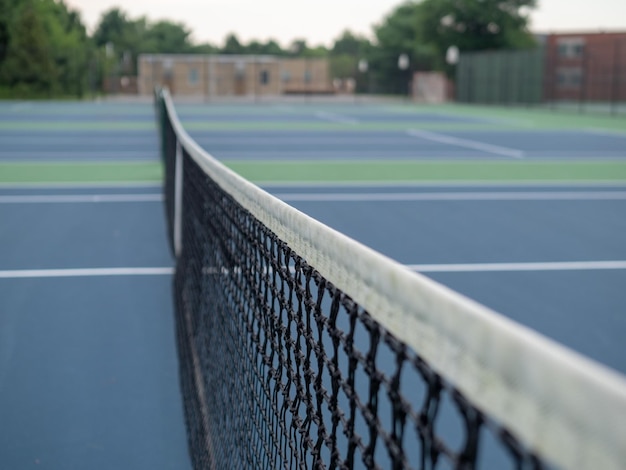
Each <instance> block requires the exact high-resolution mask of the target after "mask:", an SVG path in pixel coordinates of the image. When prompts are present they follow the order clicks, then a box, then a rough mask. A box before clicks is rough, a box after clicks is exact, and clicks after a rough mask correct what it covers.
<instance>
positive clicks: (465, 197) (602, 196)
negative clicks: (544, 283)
mask: <svg viewBox="0 0 626 470" xmlns="http://www.w3.org/2000/svg"><path fill="white" fill-rule="evenodd" d="M274 196H276V197H277V198H279V199H282V200H283V201H285V202H296V201H315V202H368V201H372V202H376V201H380V202H385V201H390V202H394V201H611V200H625V199H626V191H478V192H475V191H456V192H424V193H406V192H403V193H314V194H311V193H305V194H303V193H275V194H274Z"/></svg>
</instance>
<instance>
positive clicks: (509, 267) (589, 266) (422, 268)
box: [406, 261, 626, 273]
mask: <svg viewBox="0 0 626 470" xmlns="http://www.w3.org/2000/svg"><path fill="white" fill-rule="evenodd" d="M406 267H407V268H409V269H410V270H412V271H417V272H420V273H470V272H471V273H474V272H504V271H510V272H513V271H589V270H606V269H626V261H562V262H544V263H468V264H408V265H406Z"/></svg>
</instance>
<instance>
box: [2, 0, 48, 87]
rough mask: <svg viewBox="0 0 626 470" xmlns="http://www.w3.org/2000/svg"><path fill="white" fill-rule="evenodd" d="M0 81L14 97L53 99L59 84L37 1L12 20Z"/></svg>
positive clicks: (16, 14)
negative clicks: (54, 88) (55, 86)
mask: <svg viewBox="0 0 626 470" xmlns="http://www.w3.org/2000/svg"><path fill="white" fill-rule="evenodd" d="M7 29H8V35H7V36H8V41H7V43H8V45H7V49H6V55H5V58H4V60H3V61H2V66H1V69H0V81H1V82H2V83H3V84H5V85H7V86H8V87H9V88H10V89H12V90H13V93H14V96H20V97H29V96H33V95H35V96H42V95H49V94H51V93H52V92H53V87H54V85H55V81H56V69H55V64H54V61H53V59H52V57H51V55H50V51H49V47H48V41H47V37H46V30H45V28H44V22H43V18H42V17H41V14H40V12H39V11H38V10H37V8H36V5H35V3H34V2H33V1H25V2H23V3H22V4H21V5H20V6H19V7H18V8H17V9H16V10H15V11H14V12H13V15H12V16H11V23H10V25H9V27H8V28H7Z"/></svg>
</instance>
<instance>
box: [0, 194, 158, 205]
mask: <svg viewBox="0 0 626 470" xmlns="http://www.w3.org/2000/svg"><path fill="white" fill-rule="evenodd" d="M162 201H163V195H162V194H41V195H19V196H0V204H57V203H100V202H162Z"/></svg>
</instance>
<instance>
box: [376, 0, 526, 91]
mask: <svg viewBox="0 0 626 470" xmlns="http://www.w3.org/2000/svg"><path fill="white" fill-rule="evenodd" d="M535 6H536V0H423V1H421V2H417V1H408V2H406V3H403V4H402V5H400V6H398V7H397V8H396V9H394V10H393V11H392V12H391V13H390V14H389V15H388V16H387V17H386V18H385V19H384V20H383V21H382V23H381V24H379V25H378V26H377V27H376V28H375V35H376V39H377V43H378V44H377V47H376V48H375V49H374V50H373V51H372V69H373V70H375V75H376V77H375V79H376V82H377V83H378V86H379V89H380V90H381V91H386V92H398V91H400V90H403V87H404V88H405V87H406V82H407V81H408V80H409V79H410V75H411V73H412V72H413V71H415V70H447V71H448V72H450V71H451V69H447V68H446V64H445V54H446V51H447V49H448V47H450V46H452V45H455V46H457V47H458V48H459V49H460V50H461V51H473V50H484V49H501V48H523V47H530V46H532V45H533V44H534V39H533V37H532V35H531V34H530V33H529V32H528V30H527V25H528V16H527V14H528V11H530V10H531V9H532V8H534V7H535ZM401 54H407V56H408V58H409V64H410V65H409V68H408V69H407V70H406V71H401V70H400V69H399V68H398V58H399V56H400V55H401Z"/></svg>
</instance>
